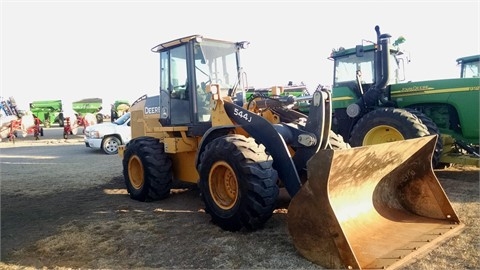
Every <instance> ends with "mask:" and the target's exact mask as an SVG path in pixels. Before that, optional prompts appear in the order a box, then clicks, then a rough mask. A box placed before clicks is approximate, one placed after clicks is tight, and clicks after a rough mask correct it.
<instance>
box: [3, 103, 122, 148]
mask: <svg viewBox="0 0 480 270" xmlns="http://www.w3.org/2000/svg"><path fill="white" fill-rule="evenodd" d="M71 105H72V106H71V107H69V108H71V109H70V110H69V109H66V108H65V106H63V102H62V100H37V101H33V102H31V103H30V104H29V110H28V111H25V110H20V109H19V108H17V104H16V102H15V99H14V98H13V97H10V98H8V99H3V98H2V100H1V105H0V106H1V107H0V109H1V114H0V115H1V117H0V121H1V130H0V135H1V138H2V139H5V138H8V139H10V140H14V139H15V138H16V137H18V136H20V135H21V136H22V137H25V136H27V135H28V134H32V135H33V136H35V138H36V139H37V140H38V139H39V136H43V128H44V127H45V128H50V127H51V126H52V124H58V126H60V127H63V138H64V139H67V138H68V136H69V135H75V134H77V132H78V128H79V127H84V128H85V127H87V126H89V125H93V124H96V123H101V122H103V119H104V115H103V114H102V113H100V111H101V110H102V99H101V98H87V99H82V100H79V101H75V102H72V104H71ZM129 108H130V103H129V102H128V101H126V100H116V101H115V102H114V104H112V105H111V109H110V113H111V121H112V122H113V121H114V120H116V119H118V118H119V117H120V116H122V115H123V114H125V112H127V111H128V109H129Z"/></svg>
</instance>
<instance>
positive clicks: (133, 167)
mask: <svg viewBox="0 0 480 270" xmlns="http://www.w3.org/2000/svg"><path fill="white" fill-rule="evenodd" d="M143 175H144V171H143V165H142V161H141V160H140V158H139V157H138V156H132V157H131V158H130V160H129V161H128V178H129V179H130V183H131V184H132V186H133V188H135V189H140V188H142V187H143V184H144V183H145V179H144V178H143Z"/></svg>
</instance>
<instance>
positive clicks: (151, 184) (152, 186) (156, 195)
mask: <svg viewBox="0 0 480 270" xmlns="http://www.w3.org/2000/svg"><path fill="white" fill-rule="evenodd" d="M122 164H123V177H124V179H125V185H126V186H127V191H128V193H129V194H130V198H132V199H134V200H137V201H154V200H160V199H164V198H166V197H168V196H169V195H170V189H171V187H172V161H171V159H170V157H169V156H168V155H167V154H166V153H165V152H164V145H163V143H160V141H159V140H158V139H155V138H151V137H139V138H136V139H133V140H131V141H130V142H129V143H128V145H127V148H126V149H125V153H124V156H123V161H122Z"/></svg>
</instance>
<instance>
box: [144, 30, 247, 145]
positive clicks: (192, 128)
mask: <svg viewBox="0 0 480 270" xmlns="http://www.w3.org/2000/svg"><path fill="white" fill-rule="evenodd" d="M246 44H248V42H239V43H235V42H227V41H220V40H214V39H207V38H203V37H202V36H200V35H192V36H188V37H184V38H180V39H177V40H173V41H170V42H166V43H162V44H160V45H157V46H155V47H154V48H152V51H153V52H157V53H159V54H160V123H161V125H162V126H164V127H165V126H187V127H188V132H187V133H188V134H189V135H192V136H198V135H202V134H203V133H204V132H205V131H206V130H207V129H208V128H210V127H211V115H210V108H209V106H210V93H208V91H206V90H207V85H210V84H218V85H219V86H220V88H221V89H220V91H222V92H223V94H224V96H226V95H227V94H228V95H230V96H232V95H233V94H234V92H235V91H236V90H237V88H238V89H240V87H239V85H240V63H239V59H240V58H239V50H240V49H241V48H246Z"/></svg>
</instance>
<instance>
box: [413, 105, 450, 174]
mask: <svg viewBox="0 0 480 270" xmlns="http://www.w3.org/2000/svg"><path fill="white" fill-rule="evenodd" d="M406 110H407V111H409V112H411V113H413V114H414V115H416V116H417V117H418V119H420V121H422V123H423V124H424V125H425V126H426V127H427V129H428V132H429V133H430V135H437V143H436V144H435V149H434V152H433V156H432V166H433V168H434V169H439V168H445V166H447V167H448V166H449V165H448V164H447V163H441V162H440V158H441V156H442V151H443V142H442V138H441V136H440V130H439V129H438V126H437V124H435V122H433V120H432V119H430V117H428V116H427V115H426V114H424V113H422V112H420V111H417V110H415V109H411V108H406Z"/></svg>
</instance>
